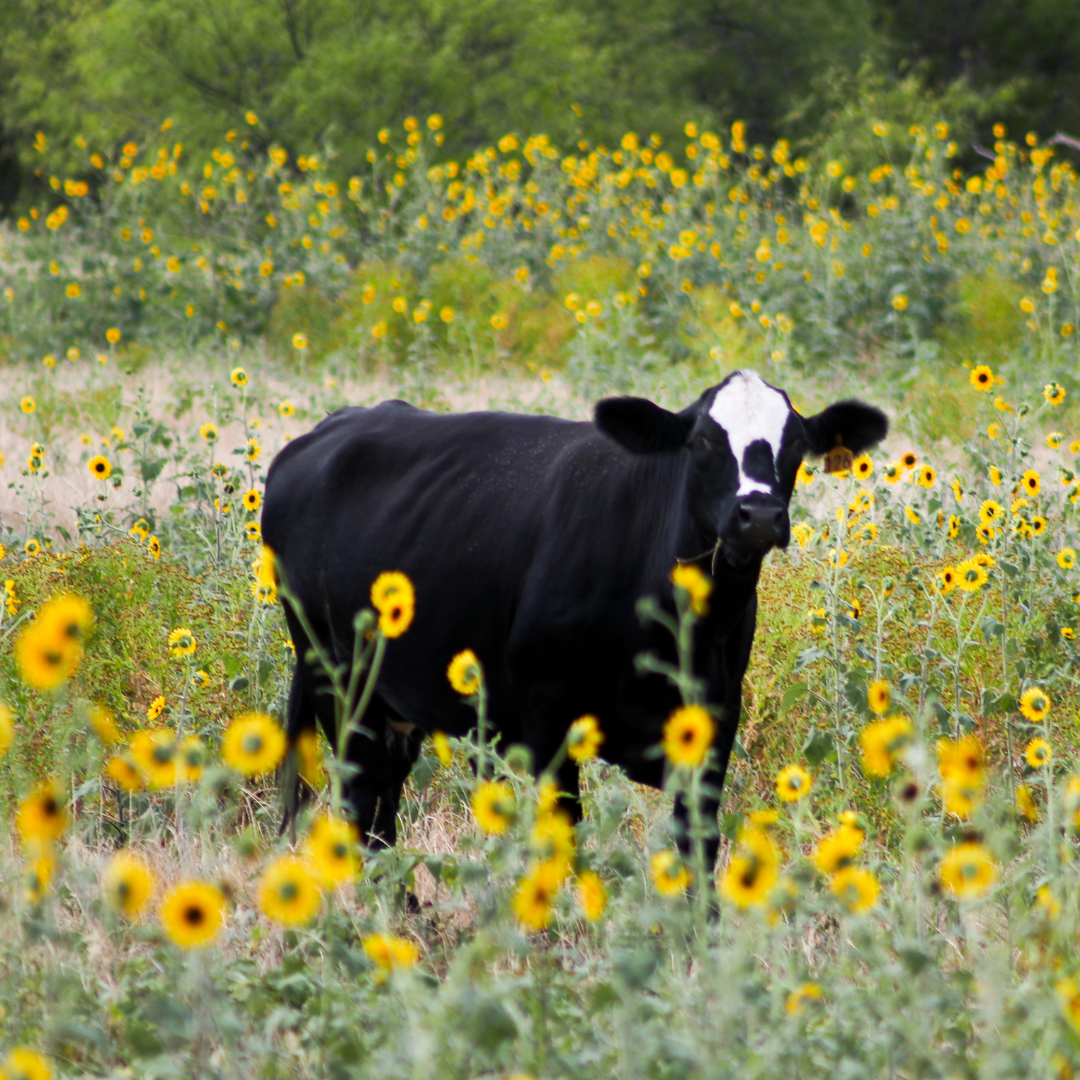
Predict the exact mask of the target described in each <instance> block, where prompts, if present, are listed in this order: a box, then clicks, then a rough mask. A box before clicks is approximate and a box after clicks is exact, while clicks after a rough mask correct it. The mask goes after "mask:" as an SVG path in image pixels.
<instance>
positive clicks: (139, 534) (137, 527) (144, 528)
mask: <svg viewBox="0 0 1080 1080" xmlns="http://www.w3.org/2000/svg"><path fill="white" fill-rule="evenodd" d="M149 535H150V525H149V523H148V522H147V520H146V518H139V520H138V521H136V522H135V524H134V525H132V526H131V528H130V529H128V536H134V537H135V538H136V539H138V540H145V539H146V538H147V537H148V536H149Z"/></svg>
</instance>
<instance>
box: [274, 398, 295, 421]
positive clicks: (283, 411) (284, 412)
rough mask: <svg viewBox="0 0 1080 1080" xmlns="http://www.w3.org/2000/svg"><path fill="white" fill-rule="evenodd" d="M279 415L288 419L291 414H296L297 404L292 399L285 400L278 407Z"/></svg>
mask: <svg viewBox="0 0 1080 1080" xmlns="http://www.w3.org/2000/svg"><path fill="white" fill-rule="evenodd" d="M277 411H278V415H279V416H281V417H283V418H284V419H286V420H287V419H288V418H289V417H290V416H293V415H295V413H296V406H295V405H294V404H293V403H292V402H291V401H283V402H281V404H280V405H278V407H277Z"/></svg>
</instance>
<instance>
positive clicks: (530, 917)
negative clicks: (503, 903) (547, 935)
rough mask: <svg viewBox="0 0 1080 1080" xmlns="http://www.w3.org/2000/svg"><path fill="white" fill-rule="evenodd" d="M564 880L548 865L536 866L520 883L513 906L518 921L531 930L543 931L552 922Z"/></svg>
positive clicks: (540, 864)
mask: <svg viewBox="0 0 1080 1080" xmlns="http://www.w3.org/2000/svg"><path fill="white" fill-rule="evenodd" d="M561 884H562V878H561V877H560V876H559V874H558V872H557V871H556V870H555V868H553V867H552V866H551V865H550V864H548V863H539V864H537V865H536V866H534V867H533V868H532V869H531V870H530V871H529V873H528V874H526V876H525V877H523V878H522V879H521V881H520V882H519V883H518V887H517V891H516V892H515V893H514V899H513V901H512V902H511V906H512V907H513V909H514V914H515V915H516V916H517V917H518V921H519V922H520V923H521V924H522V925H523V926H524V927H526V928H527V929H529V930H543V929H545V928H546V927H547V926H548V924H549V923H550V922H551V916H552V914H553V912H552V904H553V903H554V901H555V894H556V893H557V892H558V891H559V886H560V885H561Z"/></svg>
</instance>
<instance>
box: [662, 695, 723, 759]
mask: <svg viewBox="0 0 1080 1080" xmlns="http://www.w3.org/2000/svg"><path fill="white" fill-rule="evenodd" d="M715 735H716V723H715V722H714V721H713V718H712V717H711V716H710V715H709V713H708V712H707V711H706V710H705V709H704V708H703V707H702V706H700V705H684V706H682V707H681V708H678V709H676V710H675V711H674V712H673V713H672V714H671V716H670V717H669V718H668V721H667V723H666V724H664V741H663V747H664V753H665V754H666V755H667V759H668V761H670V762H671V763H672V765H688V766H689V767H690V768H697V767H698V766H699V765H701V763H702V762H703V761H704V760H705V755H706V754H707V753H708V752H709V747H710V746H712V741H713V738H714V737H715Z"/></svg>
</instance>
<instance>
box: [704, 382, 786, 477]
mask: <svg viewBox="0 0 1080 1080" xmlns="http://www.w3.org/2000/svg"><path fill="white" fill-rule="evenodd" d="M790 411H791V410H790V408H789V406H788V403H787V400H786V399H785V397H784V395H783V394H781V393H780V391H779V390H774V389H773V388H772V387H771V386H769V385H767V384H766V383H765V382H764V381H763V380H762V378H761V376H760V375H758V373H757V372H756V371H737V372H736V373H735V374H734V375H733V376H732V377H731V378H730V379H729V380H728V383H727V385H726V386H725V387H724V388H723V389H722V390H721V391H720V392H719V393H718V394H717V395H716V397H715V398H713V403H712V406H711V407H710V409H709V415H710V416H711V417H712V418H713V419H714V420H715V421H716V422H717V423H718V424H719V425H720V426H721V427H722V428H723V429H724V430H725V431H726V432H727V437H728V442H729V443H730V444H731V452H732V453H733V454H734V455H735V461H736V463H737V464H738V466H739V490H738V492H737V494H739V495H748V494H749V493H750V492H751V491H761V492H764V493H765V494H766V495H768V494H771V488H770V487H769V486H768V485H767V484H762V483H759V482H758V481H757V480H750V479H748V478H747V476H746V474H745V473H744V472H743V455H744V454H745V453H746V448H747V447H748V446H749V445H750V444H751V443H752V442H757V441H758V439H764V440H765V442H767V443H768V444H769V446H771V447H772V452H773V462H775V461H776V460H777V458H778V457H779V455H780V440H781V439H782V438H783V435H784V425H785V424H786V423H787V418H788V414H789V413H790Z"/></svg>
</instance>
